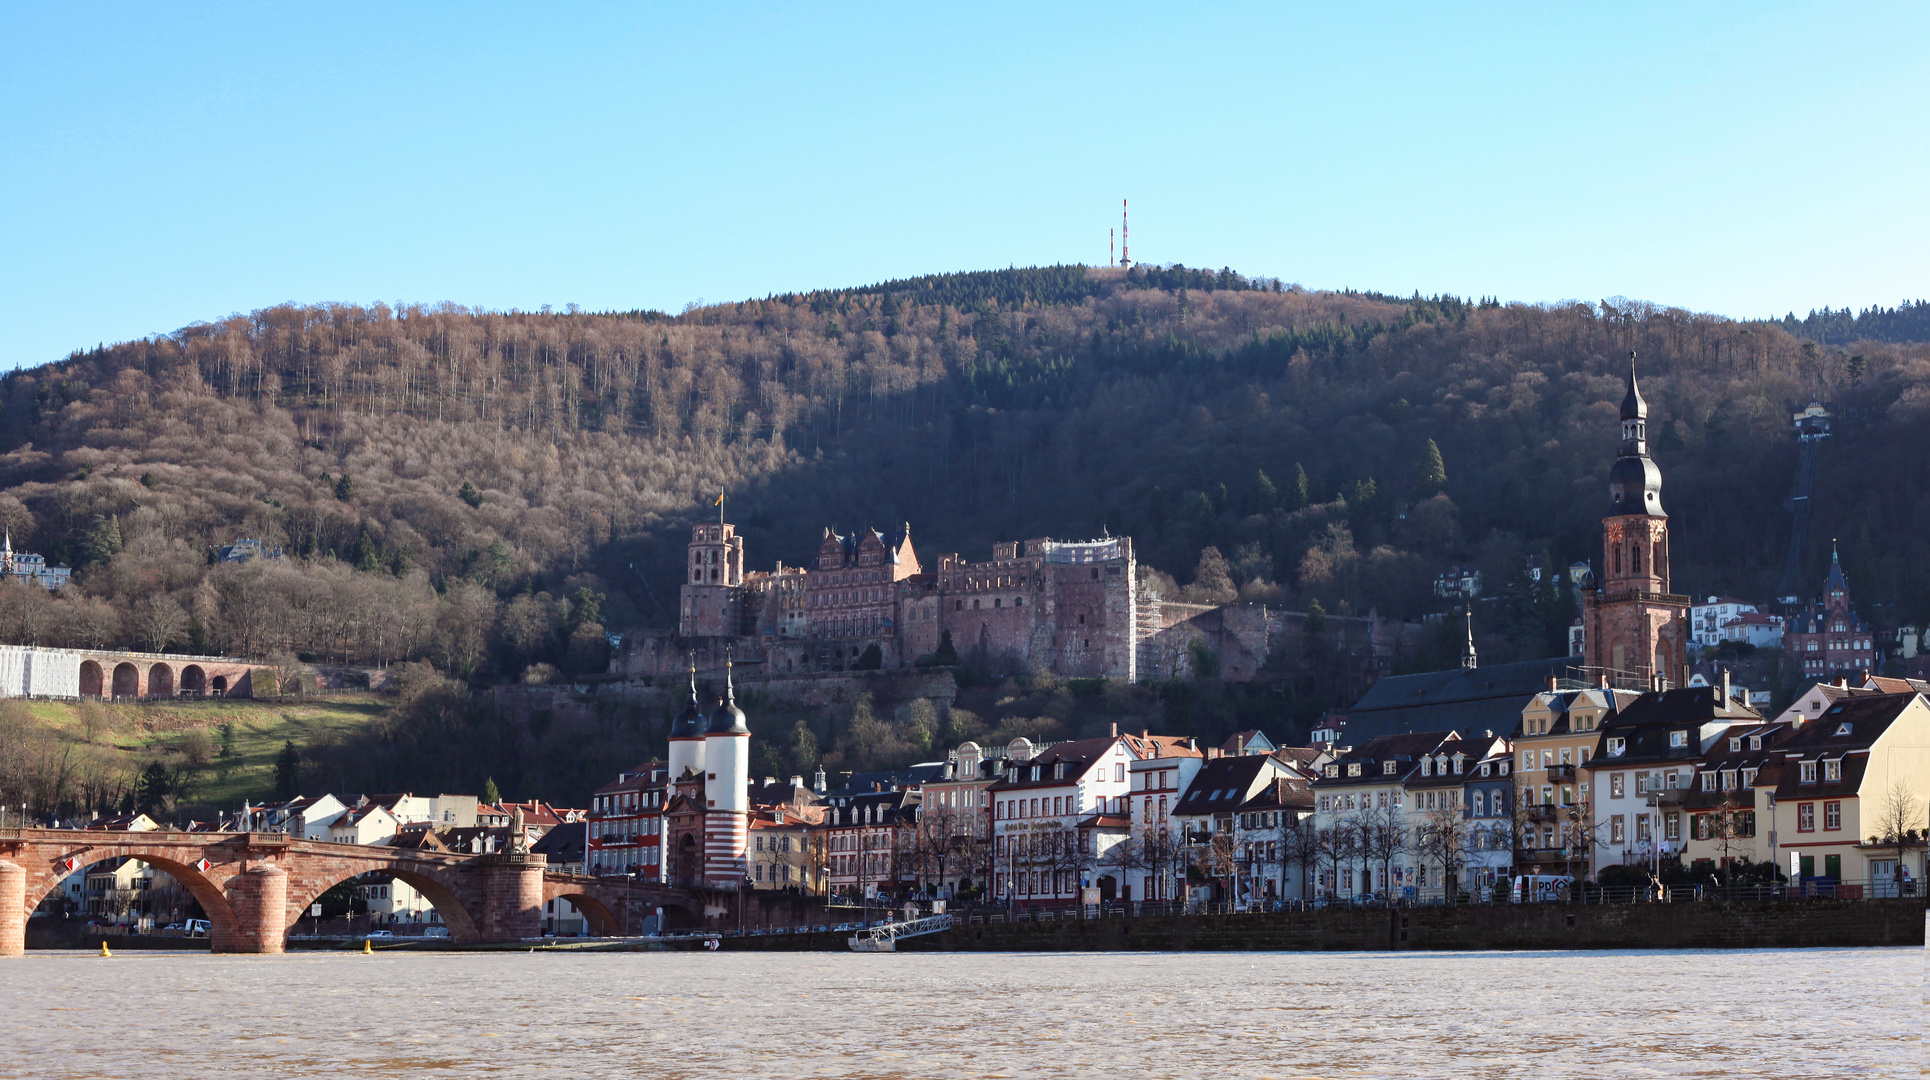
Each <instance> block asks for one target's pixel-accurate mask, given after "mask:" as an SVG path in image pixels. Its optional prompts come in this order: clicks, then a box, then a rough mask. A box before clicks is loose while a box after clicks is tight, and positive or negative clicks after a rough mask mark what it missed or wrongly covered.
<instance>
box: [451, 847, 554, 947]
mask: <svg viewBox="0 0 1930 1080" xmlns="http://www.w3.org/2000/svg"><path fill="white" fill-rule="evenodd" d="M548 866H549V856H547V855H529V854H525V853H522V852H498V853H496V854H494V855H478V856H477V857H476V858H475V860H474V861H473V862H471V863H470V866H469V872H470V873H472V874H475V875H478V876H479V877H480V879H481V882H480V884H481V886H482V888H481V894H482V900H481V903H479V904H478V905H477V907H478V908H479V910H478V911H477V912H476V929H477V930H478V931H479V932H480V934H481V936H482V940H484V941H521V940H523V939H524V938H534V937H542V936H543V871H544V870H545V869H546V868H547V867H548Z"/></svg>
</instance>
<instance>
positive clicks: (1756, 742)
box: [1749, 735, 1762, 750]
mask: <svg viewBox="0 0 1930 1080" xmlns="http://www.w3.org/2000/svg"><path fill="white" fill-rule="evenodd" d="M1749 749H1751V750H1761V749H1762V736H1761V735H1751V736H1749Z"/></svg>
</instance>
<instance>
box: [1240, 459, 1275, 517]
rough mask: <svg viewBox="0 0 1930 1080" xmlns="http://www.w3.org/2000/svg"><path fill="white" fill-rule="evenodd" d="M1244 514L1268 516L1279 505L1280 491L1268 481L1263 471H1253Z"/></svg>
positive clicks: (1265, 472)
mask: <svg viewBox="0 0 1930 1080" xmlns="http://www.w3.org/2000/svg"><path fill="white" fill-rule="evenodd" d="M1246 500H1247V502H1246V512H1247V513H1248V514H1270V513H1272V512H1273V508H1274V507H1276V506H1279V505H1280V491H1279V489H1278V488H1275V487H1274V486H1273V481H1272V480H1270V479H1268V477H1267V471H1266V470H1265V469H1255V470H1253V488H1252V490H1251V491H1249V492H1248V493H1247V497H1246Z"/></svg>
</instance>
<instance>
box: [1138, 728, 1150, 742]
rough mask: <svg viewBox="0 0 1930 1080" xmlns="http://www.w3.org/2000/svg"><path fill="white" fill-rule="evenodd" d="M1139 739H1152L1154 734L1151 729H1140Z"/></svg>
mask: <svg viewBox="0 0 1930 1080" xmlns="http://www.w3.org/2000/svg"><path fill="white" fill-rule="evenodd" d="M1139 737H1140V738H1142V739H1150V738H1152V737H1153V733H1152V731H1151V730H1150V729H1148V728H1140V729H1139Z"/></svg>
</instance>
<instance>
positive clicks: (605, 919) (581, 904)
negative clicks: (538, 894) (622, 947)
mask: <svg viewBox="0 0 1930 1080" xmlns="http://www.w3.org/2000/svg"><path fill="white" fill-rule="evenodd" d="M544 894H545V895H544V897H543V899H544V900H545V902H547V901H550V900H565V901H568V902H569V903H570V904H572V905H574V906H575V907H576V910H577V911H579V912H581V913H582V914H583V920H584V921H585V922H587V923H589V926H590V936H591V937H617V936H618V935H620V934H622V933H623V921H622V920H621V919H619V918H618V917H617V915H616V913H615V912H613V911H611V910H610V909H609V907H608V906H607V905H605V904H604V903H603V901H601V900H599V899H597V898H596V897H594V896H591V895H589V894H588V893H582V892H567V891H556V890H551V889H545V890H544Z"/></svg>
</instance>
